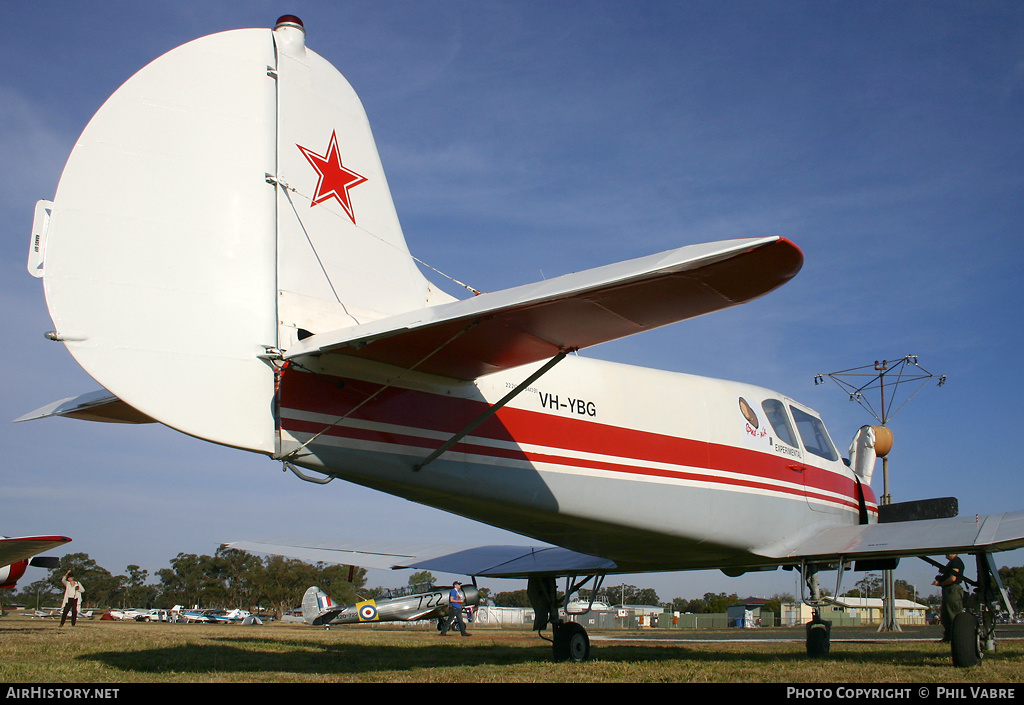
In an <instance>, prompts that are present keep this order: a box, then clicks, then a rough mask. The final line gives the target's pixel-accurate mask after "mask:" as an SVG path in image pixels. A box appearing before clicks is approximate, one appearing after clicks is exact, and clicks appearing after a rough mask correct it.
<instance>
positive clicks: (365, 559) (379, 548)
mask: <svg viewBox="0 0 1024 705" xmlns="http://www.w3.org/2000/svg"><path fill="white" fill-rule="evenodd" d="M225 546H227V547H228V548H235V549H238V550H240V551H252V552H254V553H269V554H273V555H278V556H288V557H290V558H298V559H299V560H303V561H307V562H312V563H317V562H324V563H340V564H343V565H356V566H360V567H362V568H377V569H384V570H390V569H399V568H416V569H420V570H436V571H438V572H441V573H458V574H459V575H478V576H488V577H492V578H523V577H529V576H530V575H539V574H558V575H569V574H575V573H601V572H613V571H615V569H616V565H615V563H614V562H613V561H610V560H607V559H605V558H600V557H597V556H588V555H586V554H584V553H577V552H575V551H570V550H569V549H567V548H559V547H554V546H548V547H543V548H532V547H529V546H479V547H475V548H466V547H459V546H439V545H437V544H433V545H423V544H420V545H408V544H403V545H401V546H399V545H397V544H384V543H378V544H369V545H367V544H362V545H361V546H355V545H350V544H332V543H317V542H301V543H300V542H278V541H261V540H252V541H234V542H232V543H228V544H225Z"/></svg>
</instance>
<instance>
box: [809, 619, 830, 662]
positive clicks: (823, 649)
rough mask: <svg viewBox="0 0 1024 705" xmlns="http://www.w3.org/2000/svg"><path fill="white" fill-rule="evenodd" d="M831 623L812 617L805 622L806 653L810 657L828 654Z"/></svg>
mask: <svg viewBox="0 0 1024 705" xmlns="http://www.w3.org/2000/svg"><path fill="white" fill-rule="evenodd" d="M831 631H832V623H831V622H826V621H824V620H821V619H813V620H811V621H810V622H808V623H807V655H808V656H810V657H811V658H821V657H823V656H828V651H829V647H830V645H831V641H832V639H831Z"/></svg>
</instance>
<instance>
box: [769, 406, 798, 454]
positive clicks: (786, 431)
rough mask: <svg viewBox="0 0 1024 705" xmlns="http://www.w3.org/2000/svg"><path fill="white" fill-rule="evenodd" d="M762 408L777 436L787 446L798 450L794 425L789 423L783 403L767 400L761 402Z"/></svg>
mask: <svg viewBox="0 0 1024 705" xmlns="http://www.w3.org/2000/svg"><path fill="white" fill-rule="evenodd" d="M761 408H762V409H764V414H765V416H767V417H768V423H770V424H771V425H772V429H773V430H774V431H775V436H776V437H777V438H778V439H779V440H780V441H782V442H783V443H785V444H786V445H790V446H793V447H794V448H798V447H799V446H797V443H796V434H795V433H794V432H793V425H792V424H791V423H790V422H789V416H788V415H787V414H786V407H785V406H783V404H782V402H781V401H779V400H778V399H765V400H764V401H763V402H761Z"/></svg>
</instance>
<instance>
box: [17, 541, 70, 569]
mask: <svg viewBox="0 0 1024 705" xmlns="http://www.w3.org/2000/svg"><path fill="white" fill-rule="evenodd" d="M70 540H71V539H69V538H68V537H67V536H16V537H13V538H0V566H5V565H10V564H11V563H17V562H18V561H23V560H25V559H26V558H31V557H32V556H34V555H36V554H37V553H42V552H43V551H49V550H50V549H51V548H55V547H57V546H63V545H64V544H66V543H67V542H68V541H70Z"/></svg>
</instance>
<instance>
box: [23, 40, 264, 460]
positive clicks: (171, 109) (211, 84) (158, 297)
mask: <svg viewBox="0 0 1024 705" xmlns="http://www.w3.org/2000/svg"><path fill="white" fill-rule="evenodd" d="M274 64H275V53H274V41H273V38H272V32H271V31H270V30H267V29H263V30H259V29H249V30H238V31H232V32H225V33H222V34H216V35H212V36H208V37H204V38H201V39H198V40H196V41H194V42H191V43H189V44H186V45H184V46H182V47H179V48H177V49H174V50H173V51H171V52H169V53H167V54H165V55H164V56H162V57H160V58H158V59H156V60H155V61H153V62H152V63H151V64H149V65H148V66H146V67H145V68H143V69H142V70H141V71H139V72H138V73H137V74H136V75H135V76H133V77H132V78H131V79H129V80H128V81H127V82H126V83H125V84H124V85H123V86H122V87H121V88H120V89H118V91H117V92H116V93H114V95H113V96H111V97H110V99H109V100H107V102H106V103H105V104H104V105H103V107H101V108H100V110H99V111H98V112H97V113H96V115H95V116H94V117H93V119H92V120H91V121H90V122H89V125H88V126H87V127H86V128H85V131H84V132H83V133H82V136H81V137H80V138H79V140H78V143H77V145H76V146H75V149H74V151H73V152H72V154H71V156H70V158H69V160H68V163H67V165H66V167H65V169H64V173H63V175H62V177H61V180H60V184H59V186H58V189H57V194H56V197H55V199H54V206H53V213H52V217H51V220H50V224H49V227H48V229H47V243H46V252H45V257H46V262H45V274H44V277H43V281H44V288H45V291H46V300H47V305H48V307H49V310H50V315H51V317H52V318H53V321H54V324H55V325H56V329H57V332H58V333H59V334H60V335H61V336H62V338H63V340H64V341H65V343H66V345H67V347H68V349H69V351H70V352H71V354H72V355H73V356H74V357H75V359H76V360H77V361H78V362H79V364H81V365H82V367H84V368H85V370H86V371H87V372H88V373H89V374H91V375H92V376H93V377H94V378H95V379H96V380H97V381H98V382H99V383H100V384H101V385H103V386H104V387H105V388H106V389H108V390H110V392H111V393H113V394H114V395H116V396H117V397H118V398H120V399H122V400H123V401H124V402H125V403H126V404H128V405H130V406H131V407H134V408H135V409H137V410H139V411H140V412H142V413H143V414H146V415H148V416H150V417H152V418H154V419H157V420H158V421H160V422H162V423H165V424H167V425H168V426H171V427H173V428H176V429H178V430H180V431H182V432H184V433H188V434H192V435H195V436H198V437H201V438H205V439H207V440H211V441H214V442H217V443H223V444H225V445H230V446H236V447H240V448H246V449H249V450H256V451H261V452H273V446H274V430H275V428H274V418H273V405H272V401H273V370H272V368H271V367H270V366H269V365H268V364H267V363H266V362H265V361H263V360H261V359H260V358H259V357H257V356H258V355H259V354H260V353H261V352H263V350H264V348H263V346H267V345H271V346H272V345H275V344H276V342H277V338H276V307H275V296H276V286H275V264H276V250H275V232H274V230H275V186H274V185H273V184H271V183H268V182H267V178H266V174H268V173H271V174H273V173H275V171H276V145H275V137H276V134H275V133H276V105H275V101H276V90H277V89H276V81H275V79H274V78H273V76H270V75H268V68H270V67H273V66H274Z"/></svg>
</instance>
